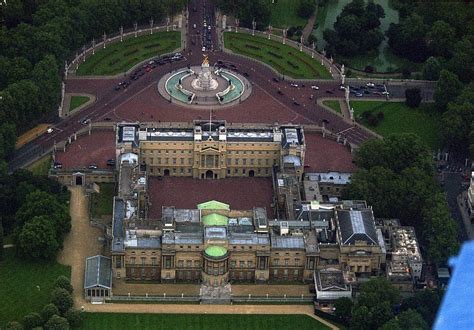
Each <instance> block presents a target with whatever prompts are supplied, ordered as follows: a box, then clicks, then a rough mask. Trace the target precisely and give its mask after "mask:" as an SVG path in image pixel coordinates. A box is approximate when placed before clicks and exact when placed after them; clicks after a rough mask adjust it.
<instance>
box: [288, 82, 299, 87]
mask: <svg viewBox="0 0 474 330" xmlns="http://www.w3.org/2000/svg"><path fill="white" fill-rule="evenodd" d="M290 86H291V87H298V84H294V83H291V84H290Z"/></svg>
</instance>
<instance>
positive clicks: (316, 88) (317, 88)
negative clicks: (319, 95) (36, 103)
mask: <svg viewBox="0 0 474 330" xmlns="http://www.w3.org/2000/svg"><path fill="white" fill-rule="evenodd" d="M311 89H314V90H319V87H318V86H315V85H313V86H311Z"/></svg>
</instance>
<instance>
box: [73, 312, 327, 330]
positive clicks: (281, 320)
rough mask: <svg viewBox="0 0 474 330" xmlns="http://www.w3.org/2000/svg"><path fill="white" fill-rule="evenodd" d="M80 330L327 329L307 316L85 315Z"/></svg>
mask: <svg viewBox="0 0 474 330" xmlns="http://www.w3.org/2000/svg"><path fill="white" fill-rule="evenodd" d="M84 316H85V317H84V323H83V325H82V326H81V329H86V330H87V329H91V330H92V329H98V330H99V329H100V330H102V329H140V330H145V329H158V328H159V329H167V330H172V329H177V330H186V329H193V330H198V329H217V328H219V329H226V330H232V329H236V330H242V329H278V330H285V329H298V330H304V329H308V330H309V329H311V330H316V329H328V327H327V326H326V325H324V324H322V323H320V322H318V321H317V320H315V319H313V318H311V317H309V316H307V315H237V314H204V315H203V314H116V313H85V314H84Z"/></svg>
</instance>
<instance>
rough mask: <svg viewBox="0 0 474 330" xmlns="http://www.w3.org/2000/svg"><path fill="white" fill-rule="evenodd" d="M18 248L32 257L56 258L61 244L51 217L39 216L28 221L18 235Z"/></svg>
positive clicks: (23, 253)
mask: <svg viewBox="0 0 474 330" xmlns="http://www.w3.org/2000/svg"><path fill="white" fill-rule="evenodd" d="M18 249H19V252H20V253H21V254H22V255H23V256H25V257H27V258H30V259H44V260H52V259H54V258H55V257H56V255H57V253H58V251H59V249H60V244H59V242H58V240H57V235H56V228H55V227H54V224H53V223H52V222H51V219H50V218H48V217H46V216H39V217H34V218H33V219H31V221H29V222H27V223H26V224H25V225H24V226H23V228H22V229H21V231H20V233H19V235H18Z"/></svg>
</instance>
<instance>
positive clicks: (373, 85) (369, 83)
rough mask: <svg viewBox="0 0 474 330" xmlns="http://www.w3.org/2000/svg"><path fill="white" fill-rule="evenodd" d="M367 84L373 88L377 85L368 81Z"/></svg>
mask: <svg viewBox="0 0 474 330" xmlns="http://www.w3.org/2000/svg"><path fill="white" fill-rule="evenodd" d="M365 86H367V87H370V88H372V87H375V84H374V83H373V82H368V83H367V84H365Z"/></svg>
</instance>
